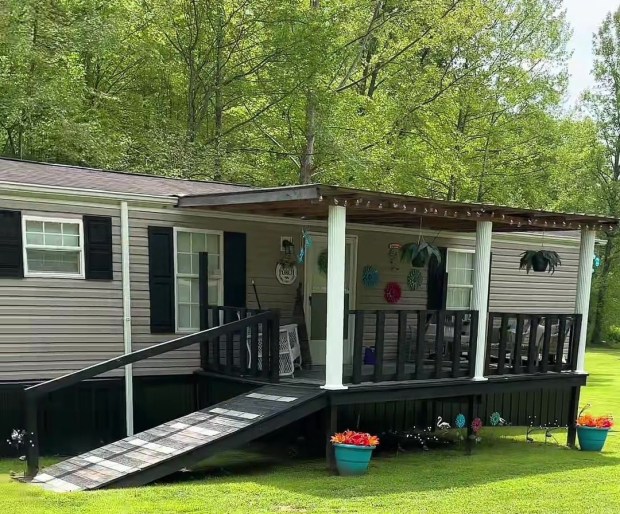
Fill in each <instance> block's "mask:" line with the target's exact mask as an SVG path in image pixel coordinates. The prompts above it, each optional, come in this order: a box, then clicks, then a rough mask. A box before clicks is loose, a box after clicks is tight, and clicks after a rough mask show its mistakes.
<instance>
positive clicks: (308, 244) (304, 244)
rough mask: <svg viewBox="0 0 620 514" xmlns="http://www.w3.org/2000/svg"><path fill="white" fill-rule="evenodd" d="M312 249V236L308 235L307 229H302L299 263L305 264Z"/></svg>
mask: <svg viewBox="0 0 620 514" xmlns="http://www.w3.org/2000/svg"><path fill="white" fill-rule="evenodd" d="M310 248H312V236H311V235H310V234H308V231H307V230H306V229H305V228H302V229H301V248H299V255H298V256H297V262H298V263H299V264H303V263H304V260H305V259H306V254H307V253H308V250H309V249H310Z"/></svg>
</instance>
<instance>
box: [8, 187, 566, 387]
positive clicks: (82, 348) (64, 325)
mask: <svg viewBox="0 0 620 514" xmlns="http://www.w3.org/2000/svg"><path fill="white" fill-rule="evenodd" d="M0 208H2V209H15V210H20V211H22V212H23V213H24V214H34V215H46V216H53V217H80V216H82V215H84V214H93V215H103V216H111V217H112V225H113V250H114V257H113V262H114V280H112V281H93V280H78V279H54V278H45V279H44V278H22V279H0V381H10V380H28V379H47V378H53V377H56V376H59V375H62V374H64V373H68V372H71V371H75V370H77V369H80V368H83V367H85V366H88V365H91V364H94V363H96V362H99V361H101V360H104V359H108V358H111V357H114V356H117V355H120V354H122V353H123V348H124V345H123V321H122V320H123V310H122V285H121V264H120V226H119V225H120V220H119V207H118V203H110V206H109V207H107V206H103V204H102V206H100V207H99V206H98V207H90V206H87V205H78V204H76V205H66V204H61V203H51V202H46V201H43V200H41V201H38V200H33V199H27V200H25V199H19V200H18V199H16V200H10V201H7V200H0ZM129 216H130V219H129V225H130V272H131V302H132V311H131V313H132V340H133V348H134V349H135V350H137V349H140V348H144V347H147V346H150V345H152V344H155V343H159V342H162V341H166V340H169V339H172V338H174V337H177V335H175V334H151V333H150V300H149V282H148V280H149V273H148V271H149V270H148V227H149V226H150V225H156V226H170V227H174V226H176V227H186V228H196V229H211V230H219V231H233V232H244V233H246V234H247V291H246V297H247V303H248V306H249V307H256V306H257V304H256V301H255V297H254V292H253V289H252V285H251V284H252V280H254V281H255V283H256V288H257V291H258V294H259V297H260V301H261V305H262V307H263V308H271V309H279V310H280V312H281V316H282V322H283V323H286V322H289V321H290V318H291V315H292V311H293V307H294V303H295V297H296V290H297V286H298V284H299V283H300V282H303V277H304V266H303V265H299V266H298V280H297V282H296V283H295V284H293V285H289V286H285V285H281V284H279V283H278V282H277V280H276V278H275V274H274V270H275V265H276V262H277V261H278V259H279V258H280V251H279V247H280V237H281V236H292V237H293V240H294V242H295V245H296V251H297V250H298V249H299V244H300V236H301V227H300V226H299V225H287V224H283V223H267V222H264V221H260V222H256V221H238V220H229V219H225V218H220V217H210V216H204V215H199V214H193V213H192V212H191V211H190V210H185V211H181V210H178V209H175V208H171V207H169V208H166V209H163V208H162V209H152V210H146V209H143V208H140V210H138V209H137V208H135V207H130V211H129ZM311 228H312V230H313V231H315V232H324V231H325V229H324V228H316V227H311ZM350 234H352V235H355V236H357V249H358V252H357V266H356V298H355V308H357V309H367V310H376V309H387V310H390V309H392V310H394V309H411V310H415V309H424V308H426V297H427V293H426V291H427V287H428V284H427V271H426V270H425V269H423V270H421V271H422V276H423V283H422V286H421V288H420V289H419V290H417V291H409V290H408V288H407V285H406V278H407V273H408V271H409V267H408V266H407V265H406V264H404V263H401V262H399V261H397V265H398V267H399V269H398V270H392V269H391V268H390V261H389V257H388V244H389V243H393V242H398V243H401V244H404V243H407V242H411V241H415V240H417V233H416V231H415V230H412V231H411V234H410V235H409V234H406V233H402V231H401V232H399V233H389V232H388V231H387V230H381V231H359V230H351V231H350ZM512 237H514V236H512ZM548 239H549V240H548V241H547V244H546V245H545V246H546V248H549V249H555V250H557V251H558V252H559V253H560V255H561V257H562V260H563V265H562V266H561V267H560V268H559V269H558V271H557V272H556V273H555V275H552V276H551V275H547V274H540V273H531V274H530V275H527V274H526V273H525V272H524V271H520V270H519V269H518V261H519V255H520V253H521V252H522V251H523V250H525V249H536V248H538V247H539V244H538V243H536V242H534V243H531V242H529V243H520V242H508V241H507V237H506V236H504V235H497V234H494V240H493V267H492V275H491V298H490V309H491V310H493V311H507V312H549V311H551V312H572V310H573V308H574V300H575V287H576V274H577V258H578V245H577V242H575V244H573V245H569V246H557V247H554V246H553V243H552V242H551V240H550V238H548ZM427 240H429V241H433V242H434V244H436V245H437V246H445V247H448V248H473V245H474V242H473V238H472V237H462V236H459V235H458V234H453V235H450V234H446V233H442V234H440V235H439V237H437V238H436V239H434V240H433V239H432V238H427ZM308 264H310V263H308ZM370 264H372V265H374V266H376V267H377V268H378V269H379V273H380V284H379V285H378V286H377V287H376V288H366V287H365V286H364V285H363V284H362V270H363V268H364V266H366V265H370ZM389 281H396V282H398V283H399V284H400V285H401V287H402V290H403V296H402V299H401V301H400V302H399V303H398V304H396V305H389V304H387V302H386V301H385V300H384V298H383V288H384V286H385V284H386V283H387V282H389ZM408 327H409V330H412V331H413V330H415V323H414V320H409V323H408ZM365 328H366V330H365V338H364V342H365V344H366V345H372V344H374V319H373V318H372V317H371V316H369V317H367V319H366V324H365ZM396 338H397V321H396V316H392V315H388V317H387V319H386V338H385V342H386V348H387V357H388V358H390V357H393V356H394V355H395V348H396ZM199 365H200V363H199V350H198V348H190V349H185V350H180V351H177V352H174V353H173V354H169V355H166V356H165V357H164V358H154V359H149V360H147V361H144V362H141V363H138V364H136V365H135V366H134V369H135V373H136V374H138V375H168V374H186V373H191V372H192V371H193V370H195V369H197V368H198V367H199ZM119 373H120V372H119Z"/></svg>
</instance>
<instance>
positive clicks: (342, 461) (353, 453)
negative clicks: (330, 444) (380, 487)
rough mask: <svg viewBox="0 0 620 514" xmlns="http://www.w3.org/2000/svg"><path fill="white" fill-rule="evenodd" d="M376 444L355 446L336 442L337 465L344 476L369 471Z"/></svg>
mask: <svg viewBox="0 0 620 514" xmlns="http://www.w3.org/2000/svg"><path fill="white" fill-rule="evenodd" d="M374 449H375V447H374V446H355V445H353V444H340V443H335V444H334V453H335V454H336V467H337V468H338V473H340V474H341V475H343V476H355V475H363V474H364V473H366V471H368V464H369V463H370V457H372V451H373V450H374Z"/></svg>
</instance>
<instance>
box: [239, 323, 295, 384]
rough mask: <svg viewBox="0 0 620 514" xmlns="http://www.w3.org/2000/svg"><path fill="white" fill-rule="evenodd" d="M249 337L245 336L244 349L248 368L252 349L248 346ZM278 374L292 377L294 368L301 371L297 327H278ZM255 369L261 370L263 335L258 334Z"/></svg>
mask: <svg viewBox="0 0 620 514" xmlns="http://www.w3.org/2000/svg"><path fill="white" fill-rule="evenodd" d="M250 342H251V336H250V334H248V335H247V340H246V347H247V350H248V366H252V349H251V346H250ZM279 342H280V345H279V374H280V376H281V377H286V376H290V377H293V376H294V373H295V368H299V369H301V362H302V361H301V348H300V346H299V335H298V334H297V325H296V324H290V325H282V326H280V334H279ZM257 368H258V369H259V370H262V369H263V334H262V333H260V332H259V334H258V362H257Z"/></svg>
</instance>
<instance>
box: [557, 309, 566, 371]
mask: <svg viewBox="0 0 620 514" xmlns="http://www.w3.org/2000/svg"><path fill="white" fill-rule="evenodd" d="M565 339H566V314H560V316H559V324H558V336H557V341H556V344H555V370H556V371H557V372H560V371H562V365H563V363H562V357H563V356H564V340H565Z"/></svg>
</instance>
